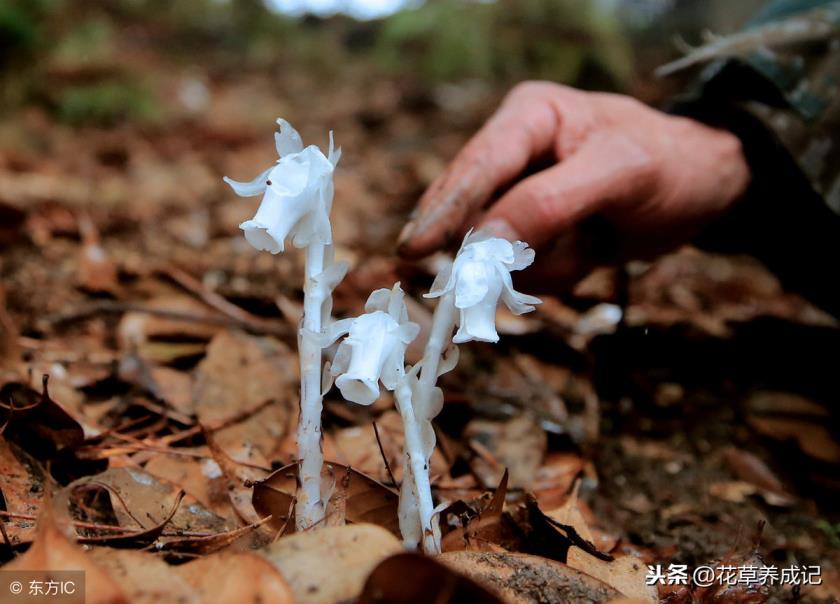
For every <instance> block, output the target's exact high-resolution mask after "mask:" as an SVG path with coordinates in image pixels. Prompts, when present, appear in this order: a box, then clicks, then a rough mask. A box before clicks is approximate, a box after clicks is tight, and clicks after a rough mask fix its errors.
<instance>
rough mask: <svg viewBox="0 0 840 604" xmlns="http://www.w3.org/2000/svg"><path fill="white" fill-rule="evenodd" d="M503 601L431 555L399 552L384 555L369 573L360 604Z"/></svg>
mask: <svg viewBox="0 0 840 604" xmlns="http://www.w3.org/2000/svg"><path fill="white" fill-rule="evenodd" d="M428 602H434V603H435V604H458V603H460V602H469V603H470V604H502V600H501V599H500V598H499V597H498V596H496V595H495V594H493V593H492V592H490V591H489V590H488V589H486V588H484V587H482V586H481V585H479V584H478V583H476V582H475V581H473V580H472V579H469V578H467V577H465V576H464V575H462V574H459V573H456V572H454V571H453V570H452V569H451V568H449V567H447V566H446V565H444V564H441V563H439V562H437V561H436V560H435V559H434V558H430V557H428V556H422V555H420V554H414V553H402V554H397V555H396V556H391V557H390V558H386V559H385V560H383V561H382V562H380V563H379V565H378V566H377V567H376V568H375V569H373V572H371V573H370V576H369V577H368V579H367V581H366V582H365V587H364V589H363V591H362V594H361V595H360V596H359V599H358V603H359V604H427V603H428Z"/></svg>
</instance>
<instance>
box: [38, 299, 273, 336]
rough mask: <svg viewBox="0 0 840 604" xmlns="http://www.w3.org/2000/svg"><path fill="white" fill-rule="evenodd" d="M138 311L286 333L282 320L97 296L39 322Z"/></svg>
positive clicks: (50, 323) (49, 324) (57, 322)
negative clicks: (258, 321) (236, 316)
mask: <svg viewBox="0 0 840 604" xmlns="http://www.w3.org/2000/svg"><path fill="white" fill-rule="evenodd" d="M125 312H137V313H143V314H147V315H152V316H155V317H160V318H162V319H172V320H173V321H184V322H187V323H203V324H205V325H219V326H221V327H230V326H234V327H239V328H240V329H243V330H244V331H247V332H249V333H256V334H269V335H275V336H278V337H288V336H289V329H288V328H287V327H286V326H285V325H283V324H276V325H275V324H272V323H269V322H265V323H261V324H259V325H256V324H254V323H251V322H247V323H243V322H242V321H238V320H236V319H233V318H230V317H227V316H222V317H214V316H204V317H201V316H196V315H195V314H191V313H188V312H183V311H177V310H166V309H162V308H152V307H150V306H146V305H143V304H136V303H132V302H116V301H114V300H98V301H96V302H92V303H89V304H83V305H80V306H77V307H75V308H71V309H69V310H66V311H62V312H57V313H53V314H50V315H47V316H45V317H42V318H41V319H40V320H39V323H41V322H43V324H44V325H46V326H47V327H48V328H52V327H55V326H57V325H61V324H63V323H71V322H73V321H80V320H83V319H86V318H88V317H91V316H94V315H99V314H104V313H125Z"/></svg>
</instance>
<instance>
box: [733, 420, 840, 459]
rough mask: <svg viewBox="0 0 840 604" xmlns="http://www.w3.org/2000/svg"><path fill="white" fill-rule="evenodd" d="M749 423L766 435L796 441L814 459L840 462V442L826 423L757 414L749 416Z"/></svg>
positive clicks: (776, 438)
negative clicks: (835, 438) (839, 442)
mask: <svg viewBox="0 0 840 604" xmlns="http://www.w3.org/2000/svg"><path fill="white" fill-rule="evenodd" d="M747 423H749V425H750V426H752V427H753V429H754V430H756V431H757V432H759V433H761V434H763V435H764V436H769V437H770V438H773V439H775V440H781V441H786V440H794V441H796V442H797V444H798V445H799V448H800V449H801V450H802V451H803V452H805V453H806V454H807V455H808V456H810V457H813V458H814V459H818V460H820V461H826V462H829V463H840V444H838V443H837V441H835V440H834V438H832V436H831V433H830V432H829V430H828V427H827V426H826V425H825V423H815V422H811V421H806V420H798V419H792V418H775V417H761V416H757V415H750V416H748V417H747Z"/></svg>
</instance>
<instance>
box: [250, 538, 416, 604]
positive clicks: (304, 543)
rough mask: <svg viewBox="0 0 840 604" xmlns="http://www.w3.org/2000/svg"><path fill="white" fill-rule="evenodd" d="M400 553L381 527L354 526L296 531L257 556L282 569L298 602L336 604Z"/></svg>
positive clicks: (354, 593)
mask: <svg viewBox="0 0 840 604" xmlns="http://www.w3.org/2000/svg"><path fill="white" fill-rule="evenodd" d="M400 551H402V544H401V543H400V542H399V541H398V540H397V538H396V537H395V536H394V535H393V534H392V533H390V532H388V531H386V530H385V529H383V528H382V527H379V526H375V525H372V524H353V525H348V526H329V527H324V528H322V529H319V530H317V531H308V532H303V533H295V534H294V535H289V536H286V537H283V538H281V539H279V540H278V541H276V542H275V543H272V544H271V545H269V546H268V547H265V548H263V549H262V550H259V553H260V554H261V555H262V556H265V557H266V558H267V559H268V560H269V561H270V562H271V563H272V564H274V565H275V566H276V567H277V568H278V569H280V572H281V573H282V574H283V576H284V577H285V578H286V581H287V582H288V584H289V587H291V589H292V593H293V594H294V601H295V602H296V604H336V603H338V602H344V601H346V600H351V599H353V598H355V597H356V596H358V595H359V593H361V591H362V587H363V586H364V582H365V579H366V578H367V576H368V575H369V574H370V572H371V570H373V568H374V567H375V566H376V565H377V564H379V563H380V562H381V561H382V560H384V559H385V558H387V557H388V556H391V555H393V554H396V553H398V552H400Z"/></svg>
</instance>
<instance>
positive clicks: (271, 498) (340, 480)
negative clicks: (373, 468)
mask: <svg viewBox="0 0 840 604" xmlns="http://www.w3.org/2000/svg"><path fill="white" fill-rule="evenodd" d="M321 485H322V487H321V488H322V490H324V489H329V490H333V489H334V490H333V496H332V497H331V498H330V499H331V502H330V505H331V506H332V507H335V506H340V508H341V511H342V516H343V518H344V520H345V521H346V522H347V523H348V524H350V523H352V524H357V523H370V524H376V525H379V526H381V527H383V528H385V529H387V530H388V531H390V532H391V533H392V534H394V535H397V536H399V534H400V531H399V524H398V515H397V504H398V499H399V497H398V495H397V492H396V491H394V490H393V489H390V488H388V487H386V486H385V485H383V484H381V483H379V482H376V481H375V480H373V479H372V478H370V477H369V476H365V475H364V474H362V473H361V472H357V471H356V470H354V469H352V468H348V467H347V466H343V465H341V464H337V463H330V462H327V463H325V464H324V467H323V468H322V471H321ZM296 490H297V464H289V465H288V466H284V467H282V468H280V469H279V470H276V471H275V472H273V473H272V474H271V475H270V476H269V477H268V478H266V479H265V480H263V481H261V482H258V483H255V484H254V494H253V499H252V501H253V504H254V509H255V510H256V511H257V513H258V514H259V515H260V516H261V517H266V516H269V515H270V516H271V517H272V518H271V520H270V521H269V524H270V526H271V527H272V528H274V530H276V531H284V532H285V531H291V530H294V526H295V522H294V501H295V495H294V494H295V491H296ZM327 513H328V515H330V513H331V510H328V512H327ZM333 513H335V512H333Z"/></svg>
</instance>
